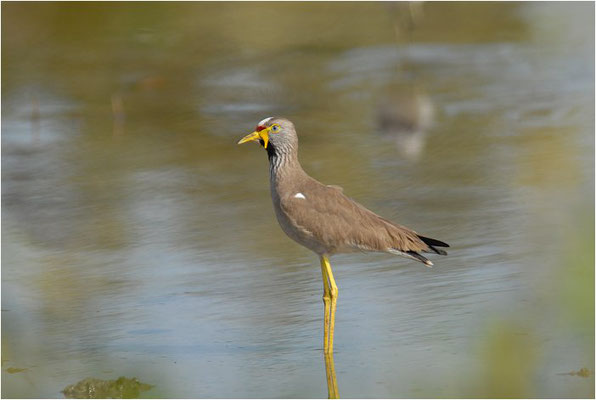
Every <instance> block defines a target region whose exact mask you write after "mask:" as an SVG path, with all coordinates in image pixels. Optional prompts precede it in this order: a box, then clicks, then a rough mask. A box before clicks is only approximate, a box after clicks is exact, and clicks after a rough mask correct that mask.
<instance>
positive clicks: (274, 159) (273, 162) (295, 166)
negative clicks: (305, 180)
mask: <svg viewBox="0 0 596 400" xmlns="http://www.w3.org/2000/svg"><path fill="white" fill-rule="evenodd" d="M267 155H268V156H269V176H270V180H271V185H272V188H273V187H277V186H278V185H280V184H283V183H284V182H298V181H299V180H300V178H301V177H302V176H303V175H306V172H304V170H303V169H302V166H301V165H300V162H299V161H298V149H297V148H296V147H294V146H288V147H285V148H275V147H270V146H267Z"/></svg>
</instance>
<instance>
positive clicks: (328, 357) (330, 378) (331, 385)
mask: <svg viewBox="0 0 596 400" xmlns="http://www.w3.org/2000/svg"><path fill="white" fill-rule="evenodd" d="M325 372H326V374H327V393H328V395H329V398H330V399H339V390H338V389H337V378H336V377H335V364H334V362H333V353H328V354H325Z"/></svg>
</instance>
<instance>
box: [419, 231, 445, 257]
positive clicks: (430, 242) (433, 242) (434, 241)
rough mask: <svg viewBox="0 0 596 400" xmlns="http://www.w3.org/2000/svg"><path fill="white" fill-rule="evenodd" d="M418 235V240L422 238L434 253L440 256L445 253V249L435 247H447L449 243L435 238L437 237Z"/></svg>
mask: <svg viewBox="0 0 596 400" xmlns="http://www.w3.org/2000/svg"><path fill="white" fill-rule="evenodd" d="M418 237H419V238H420V240H422V241H423V242H424V244H426V245H427V246H428V248H429V249H431V250H432V251H434V252H435V253H437V254H440V255H442V256H446V255H447V252H446V251H445V250H443V249H437V247H449V245H448V244H447V243H445V242H441V241H440V240H437V239H432V238H428V237H426V236H420V235H418ZM435 246H437V247H435Z"/></svg>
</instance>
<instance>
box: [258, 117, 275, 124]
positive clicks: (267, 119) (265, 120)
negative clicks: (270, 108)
mask: <svg viewBox="0 0 596 400" xmlns="http://www.w3.org/2000/svg"><path fill="white" fill-rule="evenodd" d="M272 119H273V117H267V118H265V119H264V120H262V121H261V122H259V123H258V124H257V125H265V124H266V123H267V122H269V121H271V120H272Z"/></svg>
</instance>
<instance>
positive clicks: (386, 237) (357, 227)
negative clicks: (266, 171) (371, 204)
mask: <svg viewBox="0 0 596 400" xmlns="http://www.w3.org/2000/svg"><path fill="white" fill-rule="evenodd" d="M251 135H252V136H251ZM251 135H248V136H246V137H245V138H244V139H242V141H241V142H242V143H243V142H245V141H249V140H259V142H260V143H261V145H263V146H264V145H265V144H266V145H267V146H266V150H267V153H268V156H269V164H270V181H271V196H272V199H273V206H274V209H275V214H276V216H277V220H278V221H279V224H280V225H281V227H282V229H283V231H284V232H285V233H286V234H287V235H288V236H289V237H290V238H292V239H294V240H295V241H296V242H298V243H299V244H301V245H303V246H305V247H307V248H308V249H310V250H312V251H313V252H315V253H317V254H318V255H319V256H326V255H332V254H336V253H345V252H351V251H377V252H386V253H391V254H397V255H400V256H404V257H408V258H411V259H414V260H417V261H420V262H422V263H424V264H426V265H429V266H430V265H432V263H431V262H430V261H429V260H428V259H427V258H426V257H424V256H422V255H421V254H420V252H425V253H435V254H441V255H446V254H447V253H446V252H445V251H444V250H442V249H438V248H437V247H449V245H448V244H446V243H444V242H441V241H439V240H435V239H430V238H427V237H424V236H421V235H419V234H417V233H416V232H415V231H413V230H411V229H408V228H406V227H405V226H401V225H398V224H394V223H393V222H391V221H388V220H386V219H385V218H382V217H381V216H379V215H377V214H375V213H374V212H372V211H370V210H368V209H366V208H365V207H364V206H362V205H360V204H358V203H357V202H355V201H354V200H352V199H350V198H348V197H347V196H346V195H344V193H343V191H342V189H341V188H339V187H337V186H331V185H324V184H322V183H320V182H319V181H317V180H315V179H313V178H311V177H310V176H308V175H307V174H306V172H304V170H303V169H302V167H301V166H300V163H299V161H298V137H297V135H296V131H295V128H294V124H293V123H292V122H290V121H289V120H287V119H284V118H266V119H264V120H263V121H261V122H260V123H259V125H257V129H256V131H255V132H254V133H253V134H251ZM249 137H250V138H249ZM266 142H267V143H266Z"/></svg>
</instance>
